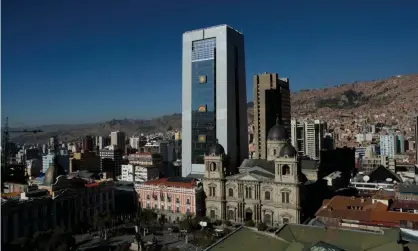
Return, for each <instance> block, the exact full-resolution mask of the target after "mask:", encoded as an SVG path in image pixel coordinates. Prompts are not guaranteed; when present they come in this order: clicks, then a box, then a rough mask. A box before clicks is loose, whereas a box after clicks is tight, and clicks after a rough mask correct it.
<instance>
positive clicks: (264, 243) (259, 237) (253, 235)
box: [208, 227, 288, 251]
mask: <svg viewBox="0 0 418 251" xmlns="http://www.w3.org/2000/svg"><path fill="white" fill-rule="evenodd" d="M287 246H288V244H287V243H286V242H285V241H282V240H280V239H278V238H275V237H273V236H268V235H265V234H262V233H260V232H257V231H254V230H251V229H248V228H245V227H242V228H240V229H238V230H237V231H236V232H234V233H232V234H231V235H230V236H228V237H227V238H226V239H225V240H223V241H221V242H219V243H217V244H215V245H213V246H212V248H209V249H208V250H210V251H218V250H219V251H221V250H224V251H227V250H228V251H255V250H261V249H260V247H263V248H262V250H263V251H280V250H286V247H287Z"/></svg>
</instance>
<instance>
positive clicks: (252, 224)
mask: <svg viewBox="0 0 418 251" xmlns="http://www.w3.org/2000/svg"><path fill="white" fill-rule="evenodd" d="M245 226H247V227H254V226H255V223H254V221H253V220H249V221H246V222H245Z"/></svg>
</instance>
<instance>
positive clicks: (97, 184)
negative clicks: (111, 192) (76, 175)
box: [84, 183, 99, 187]
mask: <svg viewBox="0 0 418 251" xmlns="http://www.w3.org/2000/svg"><path fill="white" fill-rule="evenodd" d="M84 186H85V187H97V186H99V183H89V184H84Z"/></svg>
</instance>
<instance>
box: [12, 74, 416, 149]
mask: <svg viewBox="0 0 418 251" xmlns="http://www.w3.org/2000/svg"><path fill="white" fill-rule="evenodd" d="M291 103H292V117H298V118H299V117H303V118H311V119H322V120H333V119H337V118H344V119H342V122H343V121H345V120H347V119H348V120H350V119H351V120H352V119H354V118H359V117H363V118H367V119H368V120H369V121H371V122H373V121H376V122H381V121H380V120H381V119H378V118H376V115H377V114H383V113H384V114H387V115H388V116H383V117H386V119H385V123H388V124H389V123H392V124H398V125H399V124H400V125H402V126H406V125H407V124H408V123H409V122H410V121H409V120H410V118H409V117H410V116H411V114H414V113H417V111H418V110H417V108H416V107H418V74H411V75H398V76H393V77H390V78H387V79H383V80H372V81H363V82H357V81H356V82H353V83H347V84H342V85H336V86H332V87H324V88H316V89H304V90H300V91H298V92H292V93H291ZM247 106H248V108H247V116H248V122H249V125H251V124H252V121H253V106H254V103H253V102H252V101H250V102H248V104H247ZM408 121H409V122H408ZM34 128H37V129H42V130H44V132H42V133H38V134H36V135H31V134H26V135H12V140H13V141H15V142H19V143H22V142H30V143H44V142H46V141H47V140H48V138H49V137H51V136H53V135H58V137H59V138H60V140H63V141H77V140H80V139H81V138H82V137H83V136H84V135H87V134H89V135H109V134H110V132H111V131H114V130H123V131H125V132H126V134H127V136H131V135H134V134H138V133H140V132H141V133H148V132H157V131H166V130H167V129H180V128H181V113H175V114H172V115H164V116H160V117H156V118H153V119H127V118H125V119H111V120H108V121H104V122H99V123H87V124H74V125H72V124H64V125H62V124H61V125H43V126H37V127H34ZM13 136H14V137H13Z"/></svg>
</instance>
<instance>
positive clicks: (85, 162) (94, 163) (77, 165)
mask: <svg viewBox="0 0 418 251" xmlns="http://www.w3.org/2000/svg"><path fill="white" fill-rule="evenodd" d="M77 170H88V171H91V172H100V156H97V155H96V153H95V152H89V151H82V152H79V153H74V154H73V157H72V158H71V159H70V172H75V171H77Z"/></svg>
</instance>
